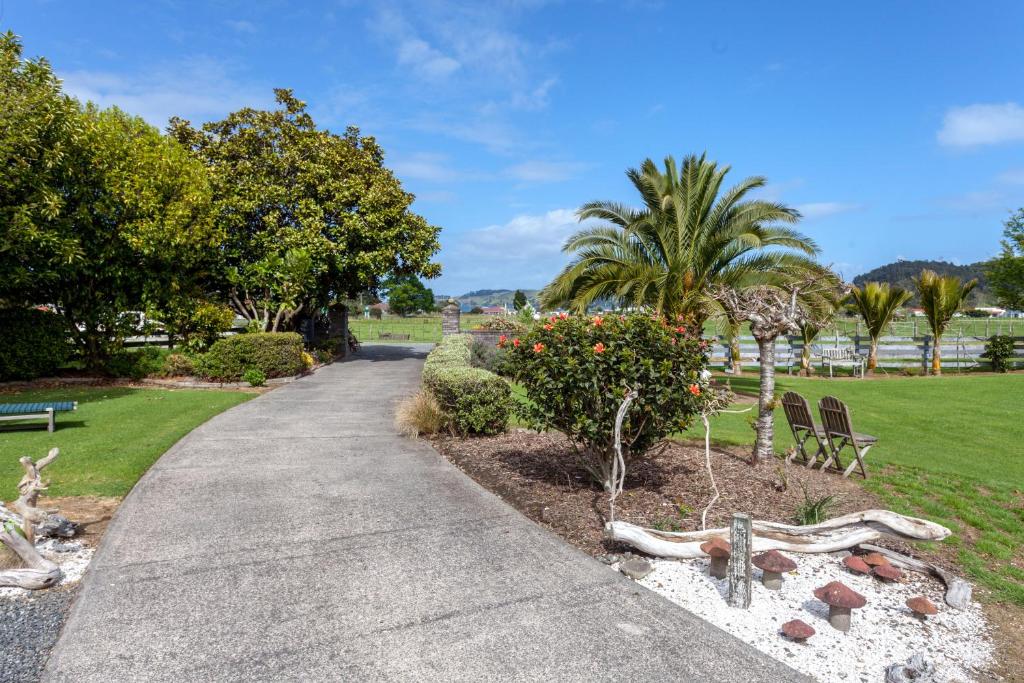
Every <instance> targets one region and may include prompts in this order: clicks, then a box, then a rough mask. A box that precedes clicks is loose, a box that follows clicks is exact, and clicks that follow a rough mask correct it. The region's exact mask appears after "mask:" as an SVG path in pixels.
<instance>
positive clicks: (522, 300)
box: [512, 289, 530, 311]
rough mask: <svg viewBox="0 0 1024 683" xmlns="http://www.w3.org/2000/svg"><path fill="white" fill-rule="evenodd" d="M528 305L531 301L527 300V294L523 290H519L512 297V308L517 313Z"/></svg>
mask: <svg viewBox="0 0 1024 683" xmlns="http://www.w3.org/2000/svg"><path fill="white" fill-rule="evenodd" d="M528 303H530V300H529V299H527V298H526V294H525V293H524V292H523V290H521V289H517V290H516V291H515V294H513V295H512V307H513V308H515V309H516V310H517V311H518V310H520V309H522V308H525V307H526V304H528Z"/></svg>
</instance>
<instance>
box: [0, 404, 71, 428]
mask: <svg viewBox="0 0 1024 683" xmlns="http://www.w3.org/2000/svg"><path fill="white" fill-rule="evenodd" d="M77 409H78V402H77V401H48V402H45V403H0V421H3V420H46V422H47V425H46V427H47V431H50V432H52V431H53V430H54V429H55V428H56V421H55V419H54V416H55V415H56V414H57V413H69V412H71V411H74V410H77Z"/></svg>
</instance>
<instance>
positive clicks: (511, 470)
mask: <svg viewBox="0 0 1024 683" xmlns="http://www.w3.org/2000/svg"><path fill="white" fill-rule="evenodd" d="M435 446H436V447H437V448H438V450H439V451H440V452H441V453H443V454H444V455H445V456H446V457H447V458H448V459H449V460H451V461H452V462H453V463H454V464H455V465H456V466H458V467H459V469H461V470H462V471H464V472H465V473H466V474H468V475H469V476H470V477H472V478H473V479H474V480H476V481H477V482H478V483H480V484H481V485H482V486H484V487H485V488H487V489H489V490H491V491H493V492H494V493H496V494H498V495H499V496H501V497H502V498H503V499H504V500H506V501H507V502H509V503H510V504H511V505H513V506H514V507H515V508H516V509H518V510H519V511H520V512H522V513H523V514H525V515H526V516H527V517H529V518H530V519H532V520H534V521H535V522H537V523H539V524H543V525H544V526H546V527H548V528H549V529H551V530H552V531H554V532H555V533H556V534H558V535H559V536H561V537H563V538H565V539H566V540H567V541H569V542H570V543H572V544H573V545H575V546H576V547H578V548H580V549H582V550H584V551H585V552H587V553H590V554H591V555H600V554H603V553H607V552H613V551H619V550H623V549H624V548H620V547H615V546H616V544H612V543H610V542H607V541H605V540H604V536H603V527H604V523H605V518H606V517H607V514H608V496H607V494H606V493H605V492H604V491H603V490H601V489H600V488H599V487H598V486H597V485H596V484H594V483H593V482H592V481H591V479H590V476H589V475H588V474H587V472H586V471H585V470H583V469H582V468H581V467H580V466H579V465H578V464H577V462H576V457H575V454H574V452H573V449H572V445H571V444H570V443H569V441H568V440H567V439H566V438H565V437H564V436H562V435H560V434H537V433H534V432H529V431H525V430H517V431H512V432H509V433H506V434H502V435H500V436H495V437H489V438H474V439H458V438H451V437H443V438H438V439H436V440H435ZM711 464H712V471H713V472H714V475H715V481H716V483H717V485H718V490H719V491H720V494H721V497H720V498H719V499H718V501H717V502H716V503H715V506H714V507H713V508H711V511H710V513H709V514H708V526H709V527H719V526H728V524H729V521H730V519H731V517H732V514H733V513H734V512H746V513H749V514H751V515H752V516H753V517H754V518H755V519H763V520H771V521H778V522H792V521H793V517H794V514H795V512H796V510H797V508H798V507H799V506H800V505H801V504H802V503H803V502H804V500H805V490H806V495H807V497H810V498H819V497H821V496H824V495H829V494H834V495H835V496H836V500H837V504H836V507H835V508H834V509H833V510H832V516H837V515H841V514H846V513H848V512H856V511H859V510H865V509H869V508H876V507H880V504H879V502H878V501H877V499H876V498H875V497H874V496H873V495H872V494H871V493H869V492H867V491H865V490H864V489H863V488H862V487H861V486H859V485H858V484H857V483H856V482H853V481H850V480H848V479H843V478H842V477H839V476H837V475H835V474H830V473H822V472H820V471H818V470H808V469H806V468H804V467H803V466H800V465H797V464H793V465H788V466H787V465H786V464H785V463H784V462H783V461H781V460H779V461H775V462H771V463H762V464H760V465H758V466H756V467H755V466H751V465H750V464H749V463H748V461H747V455H746V454H741V453H740V452H739V451H738V450H737V451H731V450H725V449H721V448H712V450H711ZM713 495H714V492H713V490H712V488H711V482H710V480H709V479H708V475H707V469H706V467H705V463H704V449H703V447H699V446H690V445H686V444H681V443H676V442H669V443H668V444H667V446H666V447H665V448H664V449H663V450H661V452H660V453H657V454H655V455H654V456H653V457H651V458H645V459H641V460H637V461H634V462H632V463H630V465H629V467H628V468H627V475H626V482H625V486H624V488H623V493H622V495H621V496H620V497H619V499H618V501H617V502H616V518H617V519H622V520H625V521H628V522H630V523H632V524H637V525H640V526H646V527H653V528H660V529H664V530H668V531H693V530H696V529H699V528H700V517H701V512H702V511H703V509H704V507H705V506H706V505H707V504H708V502H709V501H710V500H711V498H712V496H713Z"/></svg>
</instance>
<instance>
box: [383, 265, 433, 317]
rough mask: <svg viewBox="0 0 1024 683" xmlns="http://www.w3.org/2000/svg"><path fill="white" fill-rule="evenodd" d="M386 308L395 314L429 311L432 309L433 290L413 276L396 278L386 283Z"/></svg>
mask: <svg viewBox="0 0 1024 683" xmlns="http://www.w3.org/2000/svg"><path fill="white" fill-rule="evenodd" d="M388 310H389V311H391V312H392V313H395V314H397V315H409V314H410V313H419V312H421V311H422V312H424V313H429V312H430V311H432V310H434V292H433V290H431V289H429V288H428V287H427V286H426V285H424V284H423V283H422V282H420V279H419V278H417V277H415V276H412V275H407V276H405V277H401V278H398V279H397V280H395V281H394V282H391V283H389V284H388Z"/></svg>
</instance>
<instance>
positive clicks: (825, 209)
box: [795, 202, 863, 220]
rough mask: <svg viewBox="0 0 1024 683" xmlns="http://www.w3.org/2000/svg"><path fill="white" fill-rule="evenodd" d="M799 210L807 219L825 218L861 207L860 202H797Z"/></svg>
mask: <svg viewBox="0 0 1024 683" xmlns="http://www.w3.org/2000/svg"><path fill="white" fill-rule="evenodd" d="M795 208H796V210H797V211H799V212H800V213H801V214H802V215H803V217H804V218H806V219H807V220H814V219H816V218H826V217H828V216H835V215H838V214H841V213H849V212H850V211H857V210H859V209H861V208H863V207H862V206H861V205H860V204H847V203H844V202H811V203H809V204H797V205H796V207H795Z"/></svg>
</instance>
